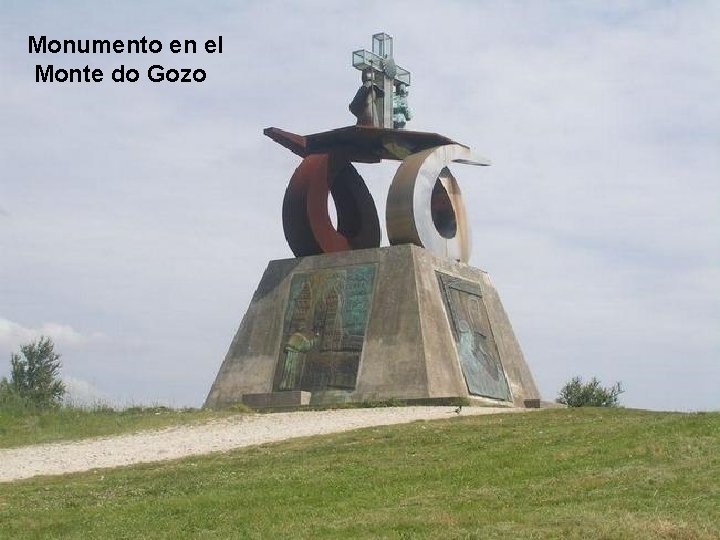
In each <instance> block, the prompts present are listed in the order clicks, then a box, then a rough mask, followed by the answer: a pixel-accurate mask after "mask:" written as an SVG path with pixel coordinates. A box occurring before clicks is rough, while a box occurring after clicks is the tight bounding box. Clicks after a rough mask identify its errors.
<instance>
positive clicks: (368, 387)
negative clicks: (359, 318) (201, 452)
mask: <svg viewBox="0 0 720 540" xmlns="http://www.w3.org/2000/svg"><path fill="white" fill-rule="evenodd" d="M359 264H375V265H376V269H377V270H376V277H375V284H374V294H373V298H372V304H371V307H370V312H369V320H368V324H367V329H366V334H365V341H364V345H363V350H362V355H361V357H360V364H359V367H358V375H357V381H356V387H355V390H354V391H352V392H338V391H329V392H315V391H313V394H312V402H313V403H323V402H339V401H366V400H382V399H390V398H397V399H433V398H434V399H437V398H449V397H467V398H471V400H472V401H473V402H475V403H480V404H488V405H490V404H492V405H501V406H502V405H506V406H510V405H515V406H518V407H523V406H524V402H525V400H536V399H539V398H540V395H539V393H538V390H537V387H536V386H535V382H534V380H533V377H532V374H531V373H530V370H529V368H528V366H527V364H526V363H525V359H524V357H523V354H522V351H521V350H520V346H519V344H518V342H517V339H516V338H515V334H514V333H513V330H512V326H511V325H510V321H509V319H508V317H507V314H506V313H505V310H504V309H503V307H502V304H501V302H500V298H499V296H498V294H497V291H496V290H495V288H494V287H493V285H492V283H491V282H490V279H489V277H488V275H487V274H486V273H485V272H483V271H481V270H478V269H476V268H473V267H471V266H468V265H466V264H463V263H456V262H453V261H450V260H447V259H443V258H439V257H435V256H433V255H432V254H431V253H430V252H428V251H427V250H425V249H423V248H419V247H416V246H412V245H401V246H390V247H383V248H377V249H367V250H355V251H346V252H340V253H331V254H324V255H317V256H312V257H303V258H297V259H284V260H278V261H271V262H270V264H269V265H268V267H267V269H266V270H265V274H264V275H263V277H262V280H261V282H260V285H259V286H258V289H257V291H256V292H255V295H254V296H253V299H252V301H251V303H250V307H249V308H248V311H247V313H246V314H245V317H244V318H243V320H242V323H241V324H240V328H239V329H238V331H237V333H236V335H235V338H234V339H233V341H232V343H231V345H230V349H229V351H228V353H227V355H226V357H225V360H224V362H223V364H222V366H221V367H220V370H219V372H218V375H217V378H216V380H215V383H214V384H213V386H212V388H211V390H210V393H209V395H208V397H207V400H206V402H205V405H206V406H210V407H218V406H222V405H226V404H230V403H234V402H238V401H242V397H243V395H245V394H262V393H270V392H272V385H273V376H274V372H275V369H276V366H277V363H278V359H279V358H280V356H281V349H282V345H281V343H280V342H281V340H282V335H283V328H282V326H283V319H284V314H285V309H286V304H287V299H288V293H289V288H290V282H291V280H292V276H293V275H294V274H296V273H298V272H312V271H314V270H322V269H328V268H343V267H347V266H352V265H359ZM436 271H440V272H443V273H444V274H447V275H449V276H452V277H456V278H460V279H463V280H466V281H468V282H472V283H473V284H476V285H478V286H479V287H480V290H481V292H482V301H483V302H484V305H485V307H486V309H487V313H488V318H489V322H490V327H491V332H492V334H493V336H494V338H495V342H496V345H497V350H498V355H499V357H500V361H501V363H502V366H503V368H504V371H505V376H506V379H507V381H508V385H509V387H510V391H511V394H512V403H511V402H503V401H499V400H495V399H490V398H483V397H479V396H472V395H470V394H469V393H468V387H467V385H466V383H465V379H464V376H463V373H462V370H461V368H460V362H459V358H458V351H457V347H456V344H455V339H454V337H453V332H452V327H451V323H450V319H449V317H448V314H447V313H446V308H445V305H444V302H443V296H442V295H443V292H442V291H441V288H440V286H439V284H438V279H437V277H436Z"/></svg>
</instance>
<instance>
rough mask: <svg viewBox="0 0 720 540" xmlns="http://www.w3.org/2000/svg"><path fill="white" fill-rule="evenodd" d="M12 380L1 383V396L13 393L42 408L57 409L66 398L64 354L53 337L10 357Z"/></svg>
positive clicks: (21, 348) (24, 346)
mask: <svg viewBox="0 0 720 540" xmlns="http://www.w3.org/2000/svg"><path fill="white" fill-rule="evenodd" d="M10 370H11V371H10V379H9V380H8V379H5V378H3V380H2V381H0V394H3V393H5V394H7V393H13V394H15V395H16V396H17V397H19V398H21V399H23V400H25V401H27V402H28V403H29V404H31V405H34V406H36V407H40V408H47V407H53V406H55V405H58V404H59V403H60V400H61V399H62V397H63V396H64V395H65V385H64V384H63V382H62V381H61V380H60V355H59V354H57V353H56V352H55V346H54V345H53V342H52V340H51V339H50V338H48V337H45V336H41V337H40V339H39V340H38V341H37V342H33V343H28V344H26V345H22V346H21V347H20V354H17V353H13V354H12V355H11V356H10Z"/></svg>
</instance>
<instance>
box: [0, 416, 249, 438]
mask: <svg viewBox="0 0 720 540" xmlns="http://www.w3.org/2000/svg"><path fill="white" fill-rule="evenodd" d="M245 410H247V409H245ZM236 411H239V412H242V409H236ZM231 413H232V411H210V410H202V409H169V408H167V407H131V408H128V409H124V410H114V409H111V408H109V407H94V408H79V407H58V408H55V409H49V410H32V409H29V408H22V407H15V408H11V407H7V408H0V448H9V447H13V446H23V445H26V444H35V443H45V442H55V441H61V440H67V439H83V438H87V437H98V436H104V435H117V434H120V433H130V432H134V431H140V430H143V429H157V428H162V427H166V426H171V425H178V424H188V423H193V422H200V421H203V420H209V419H212V418H218V417H222V416H227V415H228V414H231Z"/></svg>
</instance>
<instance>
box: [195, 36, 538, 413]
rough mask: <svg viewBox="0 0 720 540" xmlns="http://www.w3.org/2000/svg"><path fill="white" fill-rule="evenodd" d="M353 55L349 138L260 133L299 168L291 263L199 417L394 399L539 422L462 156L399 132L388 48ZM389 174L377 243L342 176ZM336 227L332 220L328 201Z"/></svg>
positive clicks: (361, 202)
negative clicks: (471, 205)
mask: <svg viewBox="0 0 720 540" xmlns="http://www.w3.org/2000/svg"><path fill="white" fill-rule="evenodd" d="M372 42H373V46H372V49H373V50H372V51H367V50H358V51H355V52H353V53H352V64H353V66H354V67H355V68H357V69H358V70H360V72H361V82H362V86H361V87H360V88H359V90H358V91H357V93H356V95H355V97H354V98H353V99H352V101H351V103H350V106H349V108H350V111H351V112H352V113H353V114H354V115H355V116H356V118H357V123H356V125H354V126H348V127H343V128H339V129H333V130H330V131H326V132H322V133H314V134H311V135H304V136H303V135H298V134H295V133H290V132H288V131H284V130H281V129H278V128H274V127H271V128H267V129H265V130H264V133H265V135H267V136H268V137H270V138H271V139H273V140H274V141H275V142H277V143H279V144H281V145H282V146H284V147H286V148H287V149H289V150H290V151H292V152H294V153H295V154H297V155H298V156H300V157H301V158H302V161H301V163H300V165H299V166H298V168H297V169H296V170H295V172H294V174H293V175H292V177H291V179H290V184H289V185H288V188H287V190H286V192H285V198H284V201H283V207H282V219H283V228H284V232H285V238H286V239H287V242H288V244H289V245H290V248H291V250H292V252H293V254H294V255H295V258H290V259H283V260H276V261H271V262H270V263H269V265H268V267H267V269H266V270H265V273H264V275H263V276H262V278H261V280H260V284H259V285H258V287H257V290H256V291H255V294H254V295H253V298H252V300H251V303H250V306H249V308H248V310H247V312H246V313H245V316H244V317H243V319H242V322H241V324H240V327H239V329H238V331H237V333H236V334H235V337H234V339H233V340H232V343H231V344H230V348H229V350H228V353H227V355H226V357H225V360H224V361H223V363H222V365H221V367H220V370H219V372H218V374H217V377H216V379H215V382H214V384H213V385H212V388H211V390H210V393H209V395H208V397H207V400H206V402H205V405H206V406H209V407H219V406H223V405H228V404H231V403H235V402H243V403H246V404H248V405H250V406H255V407H297V406H303V405H310V404H313V405H314V404H332V403H343V402H361V401H378V400H386V399H393V398H395V399H401V400H407V401H413V402H419V403H422V402H428V403H430V402H438V401H443V400H451V399H454V398H467V399H469V400H470V401H471V402H473V403H477V404H487V405H498V406H513V405H514V406H525V407H538V406H539V405H540V396H539V394H538V390H537V388H536V386H535V382H534V380H533V377H532V374H531V373H530V370H529V369H528V366H527V364H526V362H525V360H524V358H523V354H522V351H521V350H520V346H519V344H518V342H517V339H516V338H515V335H514V333H513V330H512V327H511V325H510V321H509V319H508V317H507V315H506V313H505V311H504V309H503V306H502V304H501V302H500V298H499V296H498V294H497V291H496V290H495V288H494V287H493V285H492V284H491V282H490V279H489V277H488V275H487V273H485V272H483V271H482V270H479V269H477V268H473V267H471V266H469V265H468V264H467V263H468V261H469V258H470V248H471V238H470V228H469V226H468V222H467V218H466V210H465V207H464V205H463V199H462V194H461V191H460V187H459V184H458V182H457V180H456V178H455V176H454V175H453V173H452V172H451V171H450V166H451V165H453V164H463V165H475V166H487V165H489V164H490V162H489V161H488V160H486V159H484V158H482V157H479V156H476V155H474V153H473V152H472V151H471V150H470V148H469V147H467V146H465V145H462V144H459V143H457V142H455V141H453V140H451V139H449V138H447V137H444V136H442V135H439V134H436V133H425V132H418V131H410V130H405V129H404V127H405V125H406V124H407V122H408V121H409V120H411V118H412V113H411V111H410V108H409V106H408V87H409V86H411V80H410V72H408V71H407V70H405V69H403V68H401V67H399V66H398V65H397V64H396V63H395V61H394V58H393V40H392V37H390V36H389V35H387V34H385V33H380V34H375V35H374V36H373V38H372ZM384 159H385V160H396V161H400V166H399V168H398V170H397V172H396V174H395V176H394V178H393V181H392V184H391V186H390V189H389V193H388V197H387V207H386V216H385V218H386V219H385V223H386V231H387V236H388V240H389V243H390V246H386V247H380V238H381V231H380V220H379V217H378V213H377V209H376V207H375V203H374V201H373V198H372V196H371V194H370V192H369V190H368V188H367V186H366V185H365V183H364V181H363V179H362V177H361V176H360V174H358V172H357V170H356V169H355V167H354V166H353V163H378V162H380V161H381V160H384ZM330 196H331V197H332V198H333V201H334V203H335V207H336V211H337V226H334V225H333V223H332V221H331V218H330V216H329V213H328V197H330Z"/></svg>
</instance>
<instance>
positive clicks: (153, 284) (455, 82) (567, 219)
mask: <svg viewBox="0 0 720 540" xmlns="http://www.w3.org/2000/svg"><path fill="white" fill-rule="evenodd" d="M719 28H720V3H718V2H712V1H707V2H701V1H698V2H692V1H688V2H672V1H666V2H663V1H652V2H642V1H635V2H587V1H577V2H517V3H514V2H505V1H503V2H460V1H455V2H439V1H438V2H422V1H413V2H389V1H378V2H374V1H367V2H355V3H345V2H342V3H341V2H329V1H328V2H303V3H302V4H300V3H291V2H282V3H281V2H272V1H268V0H263V1H257V2H250V1H247V2H240V1H237V2H196V1H192V2H172V3H171V2H137V3H133V2H122V3H117V2H114V3H110V2H108V3H104V4H103V3H101V2H92V3H90V2H63V3H62V4H61V3H60V2H50V1H47V2H42V1H21V0H17V1H14V0H0V36H1V37H0V43H1V46H0V142H1V144H0V375H3V374H7V372H8V371H9V369H8V368H9V356H10V353H11V351H13V350H17V348H18V346H19V345H20V344H21V343H25V342H27V341H29V340H31V339H34V338H35V337H37V336H39V335H41V334H44V335H49V336H52V337H53V338H54V339H55V342H56V344H57V348H58V350H59V351H60V352H61V353H62V358H63V366H64V370H63V374H64V376H65V377H66V378H67V379H68V380H69V381H70V383H71V387H72V388H73V389H74V391H75V392H76V393H77V395H78V396H95V397H99V398H102V399H106V400H109V401H112V402H114V403H170V404H174V405H200V404H201V403H202V401H203V400H204V398H205V395H206V394H207V392H208V390H209V388H210V385H211V383H212V381H213V379H214V377H215V374H216V372H217V369H218V368H219V366H220V363H221V361H222V358H223V356H224V354H225V352H226V350H227V347H228V345H229V343H230V340H231V339H232V336H233V333H234V331H235V329H236V328H237V326H238V324H239V322H240V319H241V318H242V315H243V314H244V312H245V309H246V307H247V305H248V303H249V300H250V297H251V295H252V293H253V291H254V289H255V287H256V285H257V283H258V281H259V278H260V276H261V274H262V271H263V270H264V268H265V266H266V265H267V262H268V260H270V259H278V258H286V257H291V256H292V253H291V251H290V249H289V248H288V247H287V245H286V243H285V240H284V237H283V232H282V224H281V215H280V209H281V202H282V196H283V193H284V190H285V187H286V185H287V182H288V180H289V177H290V175H291V174H292V171H293V169H294V167H296V166H297V164H298V162H299V158H297V157H296V156H294V155H293V154H291V153H290V152H288V151H287V150H285V149H284V148H282V147H280V146H278V145H276V144H275V143H273V142H272V141H270V140H269V139H267V138H265V137H263V135H262V129H263V128H265V127H268V126H277V127H281V128H285V129H288V130H290V131H294V132H297V133H313V132H317V131H323V130H326V129H330V128H335V127H341V126H344V125H349V124H351V123H353V122H354V118H353V117H352V116H351V115H350V113H349V112H348V110H347V104H348V103H349V101H350V99H351V98H352V96H353V95H354V93H355V91H356V89H357V86H358V82H359V73H358V72H357V71H355V70H354V69H353V68H352V67H351V66H350V53H351V51H353V50H354V49H358V48H363V47H365V48H368V47H369V46H370V36H371V35H372V34H373V33H375V32H379V31H386V32H388V33H390V34H392V35H393V36H394V38H395V57H396V60H397V62H398V64H400V65H401V66H403V67H405V68H407V69H409V70H410V71H411V72H412V74H413V85H412V87H411V91H410V104H411V106H412V108H413V109H414V112H415V115H416V116H415V119H414V120H413V122H412V123H411V124H409V126H408V127H410V128H412V129H416V130H421V131H434V132H439V133H442V134H444V135H447V136H449V137H451V138H453V139H455V140H457V141H459V142H462V143H464V144H467V145H469V146H471V147H472V148H473V149H474V150H475V151H476V152H477V153H478V154H480V155H483V156H487V157H489V158H490V159H492V161H493V166H492V167H489V168H482V169H479V168H469V167H458V168H456V169H454V172H455V175H456V177H457V178H458V181H459V182H460V185H461V188H462V189H463V193H464V196H465V200H466V206H467V207H468V210H469V213H470V216H471V224H472V229H473V237H474V250H473V255H472V258H471V264H473V265H474V266H477V267H480V268H483V269H485V270H487V271H488V272H489V273H490V275H491V278H492V279H493V281H494V283H495V285H496V286H497V288H498V290H499V292H500V294H501V298H502V299H503V302H504V304H505V308H506V310H507V311H508V313H509V315H510V318H511V320H512V322H513V325H514V328H515V331H516V334H517V336H518V338H519V340H520V343H521V346H522V347H523V350H524V352H525V355H526V358H527V361H528V364H529V365H530V367H531V369H532V370H533V372H534V375H535V377H536V379H537V382H538V384H539V387H540V390H541V392H542V394H543V396H544V397H545V398H548V399H553V398H554V397H555V396H556V394H557V391H558V389H559V388H560V387H561V386H562V384H563V383H564V382H565V381H567V380H568V379H569V378H571V377H572V376H574V375H582V376H585V377H589V376H593V375H595V376H598V377H599V378H600V379H601V380H602V381H604V382H605V383H607V384H610V383H613V382H615V381H622V382H623V384H624V386H625V387H626V389H627V392H626V394H625V395H624V396H623V403H624V404H626V405H627V406H632V407H643V408H652V409H679V410H698V409H702V410H717V409H720V354H719V353H720V61H718V58H719V57H720V31H718V29H719ZM30 35H35V36H40V35H47V36H48V39H86V38H90V39H93V38H98V39H111V40H113V39H122V40H127V39H136V38H140V37H142V36H147V38H148V39H159V40H161V41H162V42H163V44H165V51H167V48H168V47H167V44H168V43H169V41H170V40H172V39H186V38H187V39H195V40H197V41H198V42H199V43H202V42H204V41H205V40H207V39H211V38H215V37H216V36H218V35H222V36H223V46H224V50H223V53H222V54H220V55H218V54H215V55H210V54H205V53H204V52H198V54H195V55H184V54H178V55H174V54H171V53H169V52H165V51H164V52H163V53H161V54H158V55H128V54H122V55H116V54H110V55H82V54H75V55H63V54H56V55H49V54H48V55H46V56H43V55H36V54H32V55H31V54H29V53H28V36H30ZM50 63H52V64H54V65H55V66H58V67H66V68H70V67H81V68H82V67H84V66H85V65H89V66H90V67H91V68H95V67H98V68H101V69H103V70H104V71H105V73H106V80H105V81H104V82H102V83H97V84H94V83H75V84H72V83H64V84H60V83H55V84H49V83H40V84H38V83H35V82H34V74H35V65H36V64H43V65H47V64H50ZM120 64H124V65H125V66H126V67H134V68H137V69H138V70H139V71H140V73H141V81H140V82H137V83H135V84H127V83H126V84H118V83H113V82H111V81H110V80H109V77H108V75H109V73H110V72H111V70H112V69H114V68H115V67H118V66H119V65H120ZM153 64H161V65H164V66H165V67H180V68H182V67H187V68H197V67H199V68H202V69H204V70H205V71H206V72H207V79H206V80H205V82H203V83H200V84H198V83H196V84H168V83H151V82H149V81H147V80H146V75H145V73H146V71H147V68H148V67H149V66H151V65H153ZM396 167H397V163H383V164H381V165H366V166H358V169H359V170H360V172H361V174H362V175H363V176H364V178H365V180H366V182H367V183H368V185H369V187H370V189H371V191H372V192H373V194H374V196H375V199H376V203H377V206H378V211H379V213H380V215H381V216H382V215H384V207H385V204H384V200H385V196H386V193H387V189H388V186H389V185H390V181H391V179H392V175H393V173H394V169H395V168H396ZM385 242H386V241H385ZM3 359H7V360H8V361H6V360H3Z"/></svg>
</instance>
